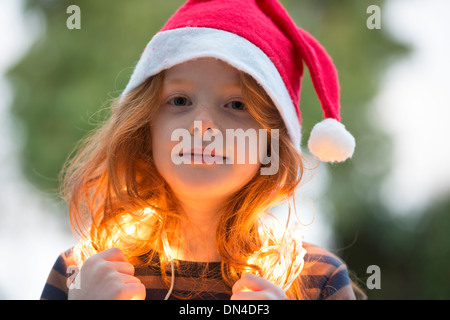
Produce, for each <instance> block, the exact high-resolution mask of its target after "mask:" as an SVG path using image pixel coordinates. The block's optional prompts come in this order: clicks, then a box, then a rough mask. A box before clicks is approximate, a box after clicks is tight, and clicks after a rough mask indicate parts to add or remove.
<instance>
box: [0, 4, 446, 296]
mask: <svg viewBox="0 0 450 320" xmlns="http://www.w3.org/2000/svg"><path fill="white" fill-rule="evenodd" d="M281 2H282V3H283V4H284V5H285V7H286V8H287V9H288V11H289V12H290V14H291V15H292V16H293V18H294V20H295V21H296V22H297V24H298V25H299V26H301V27H303V28H305V29H306V30H308V31H309V32H310V33H311V34H312V35H314V36H315V37H316V38H317V39H318V40H319V41H320V42H321V43H322V44H323V45H324V46H325V47H326V48H327V50H328V52H329V53H330V54H331V56H332V57H333V59H334V62H335V64H336V66H337V68H338V70H339V75H340V81H341V87H342V91H341V101H342V106H343V110H342V117H343V122H344V123H345V125H346V126H347V128H348V129H349V131H350V132H352V133H353V134H354V136H355V137H356V139H357V149H356V153H355V155H354V157H353V159H352V160H351V161H348V162H346V163H344V164H340V165H336V166H334V165H330V166H329V169H330V170H329V173H330V176H331V179H330V182H329V185H328V186H327V191H326V192H325V194H326V196H327V201H328V202H329V204H330V212H328V213H327V214H329V215H330V220H331V221H333V229H334V232H335V234H336V240H337V243H336V245H335V248H334V249H335V250H336V253H337V254H338V255H339V256H341V257H342V258H343V259H344V260H345V261H346V262H347V264H348V266H349V269H350V270H352V271H353V272H354V274H355V275H356V276H357V277H358V278H359V279H360V281H361V287H362V288H363V289H365V279H367V277H368V274H367V273H366V269H367V267H368V266H369V265H372V264H375V265H378V266H379V267H380V268H381V282H382V284H381V290H375V289H374V290H367V289H366V290H365V291H366V293H367V295H368V297H369V298H370V299H410V298H411V299H419V298H427V299H429V298H441V299H443V298H446V299H448V298H450V290H449V289H447V287H446V286H445V283H446V282H447V279H448V278H449V276H450V274H449V273H450V271H449V270H450V268H449V266H450V252H449V251H450V250H449V246H448V241H447V242H446V236H445V235H446V230H448V228H449V227H450V220H449V218H448V214H447V212H448V208H449V207H450V203H448V201H447V202H443V203H440V204H436V206H435V207H433V208H429V210H428V211H427V213H426V215H423V216H420V217H419V218H416V219H412V218H407V217H398V216H395V215H393V214H392V213H391V212H389V209H388V208H386V206H384V205H383V203H382V201H381V198H380V186H381V182H382V181H383V179H384V178H385V176H386V175H387V174H388V173H389V170H390V157H391V145H390V141H389V137H388V136H386V135H385V134H384V133H383V132H382V131H381V130H380V129H379V128H378V127H377V125H376V124H375V122H374V121H373V119H372V117H373V116H372V114H371V110H370V108H369V105H370V101H371V99H373V98H374V96H375V95H376V93H377V90H378V85H379V82H380V77H381V75H383V72H384V71H385V70H386V68H387V67H388V66H389V65H390V64H392V63H394V62H395V61H396V59H398V58H400V57H402V56H404V55H405V54H406V53H407V51H408V50H407V48H405V47H404V46H403V45H402V44H400V43H396V42H395V41H393V40H392V39H391V38H390V37H389V34H388V33H387V32H386V30H384V29H383V28H382V29H381V30H369V29H368V28H367V27H366V20H367V18H368V16H369V15H368V14H367V13H366V9H367V7H368V6H369V5H371V4H377V5H379V6H380V7H381V8H383V4H384V1H382V0H377V1H370V2H369V1H360V0H340V1H336V0H282V1H281ZM182 3H184V0H183V1H182V0H171V1H157V0H153V1H142V0H127V1H114V2H111V1H107V0H95V1H88V0H84V1H81V0H73V1H70V2H69V1H61V0H28V4H27V8H28V10H39V11H41V12H42V13H43V15H44V16H45V20H46V28H45V33H44V35H43V36H42V37H41V38H40V39H38V40H37V42H36V43H35V44H34V45H33V46H32V48H31V50H30V51H29V52H28V53H27V55H26V56H25V57H24V58H23V59H22V61H20V62H19V63H18V64H17V65H16V66H15V67H13V68H12V69H11V70H10V72H9V75H8V76H9V80H10V82H11V83H12V85H13V89H14V103H13V107H12V113H13V115H14V116H15V118H16V119H17V120H18V121H20V123H22V124H23V125H24V127H25V129H26V130H25V131H26V132H25V137H24V139H25V140H24V142H23V143H24V144H23V150H22V157H21V161H22V164H21V165H22V168H23V170H24V172H25V173H26V175H27V177H28V179H29V180H30V181H31V182H32V183H33V184H35V185H36V186H37V187H39V188H40V189H41V190H44V191H45V192H48V193H53V192H56V190H57V187H58V174H59V171H60V169H61V167H62V164H63V162H64V160H65V159H66V157H67V156H68V154H69V153H70V151H72V149H73V147H74V145H75V143H76V142H77V141H78V140H80V139H81V138H82V137H83V136H84V135H85V134H86V133H87V132H88V131H89V130H90V129H92V128H93V127H95V125H96V123H97V122H98V121H101V120H102V119H103V118H104V117H105V116H106V115H107V111H105V107H106V106H107V105H108V101H109V100H110V99H111V98H114V97H117V96H118V95H119V94H120V92H121V91H122V90H123V89H124V87H125V85H126V83H127V81H128V79H129V76H130V75H131V73H132V71H133V67H134V65H135V63H136V62H137V60H138V59H139V55H140V53H141V52H142V50H143V49H144V47H145V45H146V43H147V42H148V41H149V40H150V38H151V37H152V36H153V34H155V33H156V32H157V31H158V30H159V29H160V28H161V27H162V25H163V24H164V23H165V21H166V20H167V19H168V18H169V17H170V15H171V14H172V13H173V12H174V11H175V10H176V9H177V8H178V7H179V6H180V5H181V4H182ZM72 4H75V5H78V6H79V7H80V8H81V30H69V29H68V28H67V27H66V20H67V18H68V17H69V14H67V13H66V9H67V7H68V6H69V5H72ZM301 108H302V114H303V119H304V120H303V131H304V132H303V143H304V144H305V141H307V139H308V135H309V132H310V131H311V129H312V127H313V125H314V124H315V123H317V122H319V121H320V120H321V119H322V112H321V108H320V105H319V102H318V100H317V97H316V94H315V93H314V90H313V87H312V84H311V82H310V80H309V77H308V72H306V73H305V77H304V80H303V89H302V96H301ZM400 201H401V200H400Z"/></svg>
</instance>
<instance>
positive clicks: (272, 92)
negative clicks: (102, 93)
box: [122, 27, 301, 150]
mask: <svg viewBox="0 0 450 320" xmlns="http://www.w3.org/2000/svg"><path fill="white" fill-rule="evenodd" d="M202 57H213V58H217V59H220V60H222V61H225V62H227V63H228V64H230V65H231V66H233V67H235V68H236V69H238V70H241V71H244V72H246V73H247V74H249V75H251V76H252V77H253V78H254V79H255V80H256V81H257V82H258V83H259V84H260V85H261V86H262V87H263V88H264V90H265V91H266V92H267V94H268V95H269V96H270V98H271V99H272V100H273V102H274V103H275V105H276V107H277V109H278V110H279V112H280V114H281V117H282V118H283V120H284V123H285V124H286V127H287V129H288V132H289V136H290V138H291V140H292V142H293V143H294V145H295V146H296V148H297V149H298V150H300V142H301V127H300V122H299V118H298V116H297V113H296V110H295V107H294V104H293V102H292V99H291V97H290V95H289V92H288V90H287V88H286V86H285V84H284V82H283V79H282V78H281V75H280V73H279V72H278V70H277V68H276V67H275V65H274V64H273V62H272V61H271V60H270V59H269V57H268V56H267V55H266V54H265V53H264V52H263V51H262V50H261V49H260V48H258V47H257V46H256V45H254V44H253V43H252V42H250V41H248V40H247V39H245V38H242V37H240V36H238V35H236V34H234V33H231V32H226V31H223V30H218V29H212V28H198V27H186V28H179V29H173V30H167V31H162V32H159V33H157V34H156V35H155V36H154V37H153V38H152V39H151V41H150V42H149V43H148V44H147V47H146V48H145V50H144V52H143V53H142V55H141V58H140V60H139V62H138V63H137V65H136V67H135V69H134V72H133V74H132V76H131V79H130V81H129V83H128V85H127V87H126V88H125V90H124V92H123V93H122V96H123V95H126V94H127V93H128V92H130V91H131V90H132V89H134V88H136V87H137V86H139V85H140V84H142V83H143V82H144V81H145V80H146V79H147V78H148V77H150V76H153V75H155V74H157V73H159V72H160V71H162V70H165V69H168V68H171V67H173V66H175V65H177V64H180V63H183V62H186V61H189V60H192V59H196V58H202Z"/></svg>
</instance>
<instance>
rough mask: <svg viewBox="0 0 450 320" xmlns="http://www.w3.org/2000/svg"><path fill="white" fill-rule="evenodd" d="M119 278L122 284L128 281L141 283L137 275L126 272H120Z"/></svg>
mask: <svg viewBox="0 0 450 320" xmlns="http://www.w3.org/2000/svg"><path fill="white" fill-rule="evenodd" d="M119 277H120V280H121V282H122V283H123V284H129V283H142V282H141V280H140V279H139V278H137V277H133V276H130V275H128V274H120V276H119Z"/></svg>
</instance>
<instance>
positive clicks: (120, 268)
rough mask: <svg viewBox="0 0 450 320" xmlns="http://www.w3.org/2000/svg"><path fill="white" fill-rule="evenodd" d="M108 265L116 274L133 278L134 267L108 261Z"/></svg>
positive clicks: (129, 264)
mask: <svg viewBox="0 0 450 320" xmlns="http://www.w3.org/2000/svg"><path fill="white" fill-rule="evenodd" d="M108 263H109V265H110V266H111V268H112V269H114V270H116V271H117V272H120V273H123V274H127V275H130V276H134V266H133V265H132V264H131V263H129V262H122V261H108Z"/></svg>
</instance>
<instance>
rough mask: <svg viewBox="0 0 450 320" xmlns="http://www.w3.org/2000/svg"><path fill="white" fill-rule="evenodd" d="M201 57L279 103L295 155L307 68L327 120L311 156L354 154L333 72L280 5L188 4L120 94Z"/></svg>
mask: <svg viewBox="0 0 450 320" xmlns="http://www.w3.org/2000/svg"><path fill="white" fill-rule="evenodd" d="M201 57H214V58H217V59H220V60H223V61H225V62H227V63H228V64H230V65H231V66H233V67H235V68H236V69H238V70H241V71H244V72H246V73H247V74H249V75H251V76H252V77H253V78H254V79H255V80H256V81H257V82H258V83H259V84H260V85H261V86H262V87H263V88H264V89H265V91H266V92H267V94H268V95H269V96H270V97H271V99H272V100H273V102H274V103H275V105H276V107H277V108H278V110H279V112H280V114H281V116H282V117H283V120H284V122H285V124H286V126H287V129H288V132H289V136H290V138H291V140H292V142H293V143H294V145H295V146H296V147H297V148H298V150H301V146H300V145H301V112H300V108H299V98H300V86H301V78H302V76H303V65H304V64H305V65H306V66H307V67H308V69H309V71H310V75H311V78H312V82H313V85H314V88H315V90H316V93H317V96H318V98H319V101H320V103H321V105H322V110H323V114H324V118H325V119H324V120H323V121H321V122H320V123H318V124H316V125H315V126H314V128H313V130H312V132H311V135H310V139H309V141H308V147H309V149H310V151H311V153H313V154H314V155H315V156H317V157H318V158H319V159H320V160H322V161H326V162H340V161H344V160H346V159H347V158H349V157H351V156H352V154H353V152H354V148H355V139H354V138H353V136H352V135H351V134H350V133H349V132H348V131H347V130H346V129H345V126H344V125H343V124H342V123H341V122H340V120H341V118H340V113H339V111H340V102H339V81H338V77H337V71H336V68H335V66H334V64H333V62H332V60H331V58H330V56H329V55H328V54H327V52H326V51H325V49H324V48H323V47H322V46H321V45H320V43H319V42H318V41H317V40H316V39H314V38H313V37H312V36H311V35H310V34H308V33H307V32H306V31H304V30H302V29H301V28H299V27H297V26H296V25H295V23H294V21H293V20H292V19H291V18H290V17H289V14H288V13H287V11H286V10H285V9H284V8H283V7H282V5H281V4H280V3H279V2H278V1H277V0H188V1H187V2H186V3H185V4H184V5H183V6H182V7H181V8H179V9H178V11H177V12H175V14H174V15H173V16H172V17H171V18H170V19H169V20H168V21H167V23H166V24H165V25H164V26H163V28H162V29H161V30H160V31H159V32H158V33H157V34H156V35H155V36H154V37H153V38H152V39H151V41H150V42H149V43H148V45H147V46H146V48H145V50H144V52H143V53H142V55H141V57H140V60H139V62H138V63H137V65H136V67H135V70H134V72H133V74H132V76H131V79H130V81H129V83H128V85H127V87H126V88H125V90H124V92H123V93H122V95H126V94H127V93H129V92H130V91H131V90H132V89H134V88H136V87H137V86H139V85H140V84H142V83H143V82H144V81H145V80H146V79H147V78H148V77H150V76H152V75H155V74H157V73H159V72H160V71H162V70H165V69H168V68H171V67H173V66H175V65H177V64H180V63H183V62H186V61H188V60H192V59H196V58H201Z"/></svg>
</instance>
